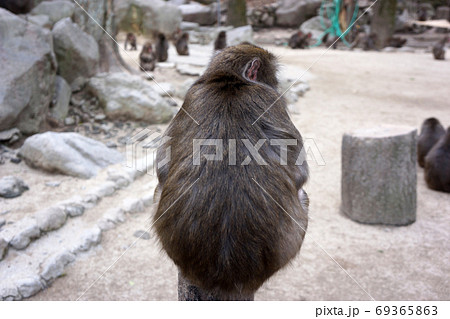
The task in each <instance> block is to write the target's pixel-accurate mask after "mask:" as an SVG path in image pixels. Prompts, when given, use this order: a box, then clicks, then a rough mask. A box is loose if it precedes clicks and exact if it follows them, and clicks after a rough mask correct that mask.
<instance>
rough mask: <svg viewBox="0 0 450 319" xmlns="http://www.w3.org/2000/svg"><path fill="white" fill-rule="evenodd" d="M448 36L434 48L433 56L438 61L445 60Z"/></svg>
mask: <svg viewBox="0 0 450 319" xmlns="http://www.w3.org/2000/svg"><path fill="white" fill-rule="evenodd" d="M447 41H448V36H445V37H443V38H442V39H441V40H439V41H438V42H437V43H436V44H435V45H434V46H433V56H434V58H435V59H436V60H445V44H446V43H447Z"/></svg>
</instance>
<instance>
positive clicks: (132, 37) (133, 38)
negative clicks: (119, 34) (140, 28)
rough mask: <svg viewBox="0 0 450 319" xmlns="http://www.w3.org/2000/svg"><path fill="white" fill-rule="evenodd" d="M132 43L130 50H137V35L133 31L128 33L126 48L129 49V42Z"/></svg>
mask: <svg viewBox="0 0 450 319" xmlns="http://www.w3.org/2000/svg"><path fill="white" fill-rule="evenodd" d="M128 43H129V44H130V46H131V48H130V51H132V50H137V46H136V36H135V35H134V34H133V33H131V32H130V33H128V34H127V37H126V38H125V44H124V48H125V50H126V49H127V44H128Z"/></svg>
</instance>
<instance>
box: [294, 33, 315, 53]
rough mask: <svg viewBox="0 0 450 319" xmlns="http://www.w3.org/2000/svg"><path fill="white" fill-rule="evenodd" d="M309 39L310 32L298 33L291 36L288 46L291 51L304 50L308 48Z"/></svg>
mask: <svg viewBox="0 0 450 319" xmlns="http://www.w3.org/2000/svg"><path fill="white" fill-rule="evenodd" d="M311 37H312V34H311V32H308V33H307V34H304V33H303V32H301V31H298V32H296V33H294V34H293V35H292V36H291V38H290V39H289V43H288V44H289V46H290V47H291V48H292V49H306V48H307V47H309V41H310V40H311Z"/></svg>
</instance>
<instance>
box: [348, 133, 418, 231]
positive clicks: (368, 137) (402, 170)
mask: <svg viewBox="0 0 450 319" xmlns="http://www.w3.org/2000/svg"><path fill="white" fill-rule="evenodd" d="M416 140H417V130H416V129H415V128H411V127H401V126H381V127H376V128H372V129H361V130H357V131H355V132H353V133H349V134H344V137H343V139H342V185H341V192H342V205H341V209H342V212H343V213H344V214H345V215H347V216H348V217H349V218H350V219H352V220H354V221H357V222H360V223H367V224H384V225H397V226H400V225H408V224H411V223H413V222H414V221H415V220H416V197H417V195H416V184H417V175H416Z"/></svg>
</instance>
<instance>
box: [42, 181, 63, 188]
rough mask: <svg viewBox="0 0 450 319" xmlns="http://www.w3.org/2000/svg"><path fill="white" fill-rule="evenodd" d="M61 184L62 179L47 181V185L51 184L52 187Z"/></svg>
mask: <svg viewBox="0 0 450 319" xmlns="http://www.w3.org/2000/svg"><path fill="white" fill-rule="evenodd" d="M59 185H61V181H53V182H47V183H45V186H50V187H58V186H59Z"/></svg>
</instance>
